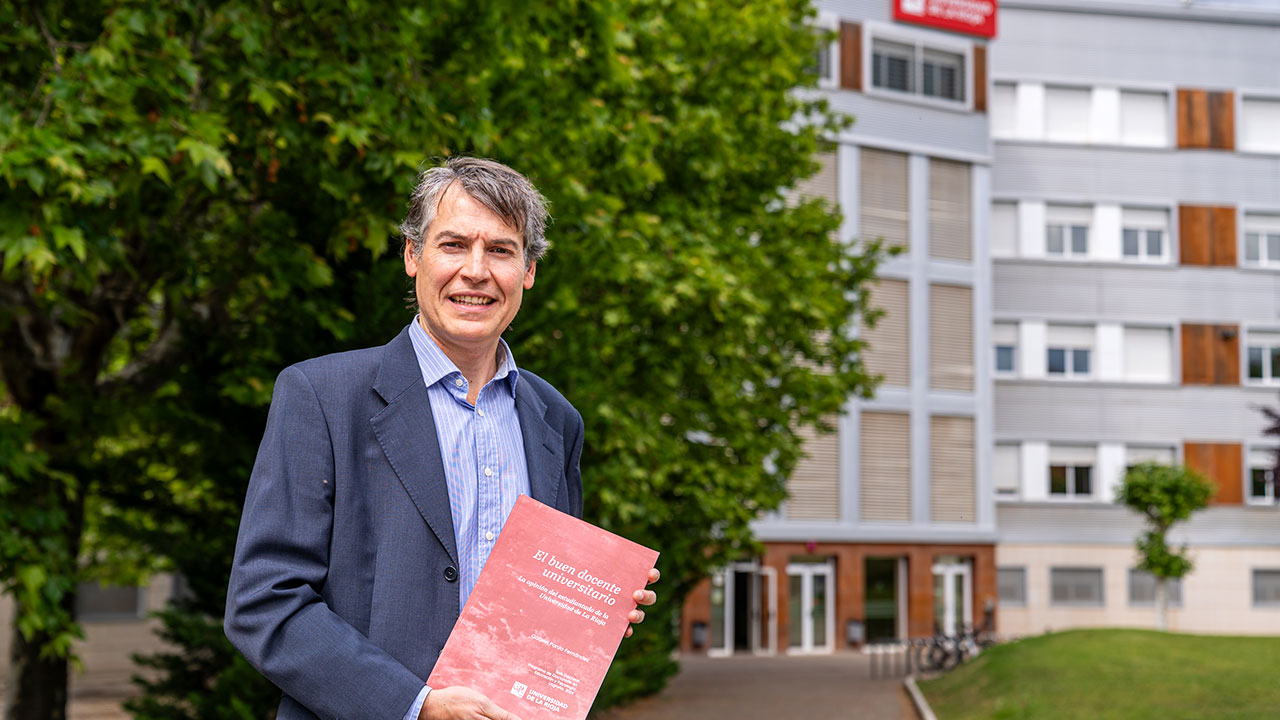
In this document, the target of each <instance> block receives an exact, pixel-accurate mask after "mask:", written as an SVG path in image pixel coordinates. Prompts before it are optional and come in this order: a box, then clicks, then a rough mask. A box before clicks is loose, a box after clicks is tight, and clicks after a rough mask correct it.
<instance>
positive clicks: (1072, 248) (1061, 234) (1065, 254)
mask: <svg viewBox="0 0 1280 720" xmlns="http://www.w3.org/2000/svg"><path fill="white" fill-rule="evenodd" d="M1092 220H1093V210H1092V208H1088V207H1082V206H1080V207H1077V206H1067V205H1049V206H1047V207H1046V208H1045V226H1044V231H1045V232H1044V252H1045V254H1046V255H1048V256H1049V257H1061V258H1084V257H1085V256H1087V255H1088V254H1089V225H1090V224H1091V223H1092Z"/></svg>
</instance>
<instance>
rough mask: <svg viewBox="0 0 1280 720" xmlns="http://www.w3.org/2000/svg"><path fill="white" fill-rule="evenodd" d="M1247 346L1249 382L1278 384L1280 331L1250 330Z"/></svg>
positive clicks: (1279, 381) (1279, 376)
mask: <svg viewBox="0 0 1280 720" xmlns="http://www.w3.org/2000/svg"><path fill="white" fill-rule="evenodd" d="M1247 347H1248V349H1247V351H1246V352H1247V356H1246V357H1247V362H1248V364H1249V372H1248V378H1249V382H1250V383H1252V384H1255V385H1273V384H1280V332H1274V331H1273V332H1261V331H1257V330H1250V331H1249V339H1248V346H1247Z"/></svg>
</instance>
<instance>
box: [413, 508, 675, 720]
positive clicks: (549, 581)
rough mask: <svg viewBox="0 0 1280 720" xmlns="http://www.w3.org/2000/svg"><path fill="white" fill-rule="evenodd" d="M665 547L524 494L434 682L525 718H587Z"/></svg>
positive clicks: (447, 646)
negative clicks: (463, 688) (486, 698)
mask: <svg viewBox="0 0 1280 720" xmlns="http://www.w3.org/2000/svg"><path fill="white" fill-rule="evenodd" d="M657 560H658V553H657V552H655V551H653V550H650V549H649V548H646V547H644V546H642V545H637V544H636V543H633V542H631V541H630V540H627V539H625V538H622V537H619V536H617V535H614V534H613V533H611V532H608V531H606V530H602V529H600V528H598V527H596V526H594V525H592V524H590V523H587V522H584V521H582V520H579V519H577V518H575V517H573V516H571V515H566V514H565V513H562V512H560V511H559V510H556V509H554V508H552V507H549V506H547V505H543V504H542V503H540V502H538V501H536V500H534V499H533V498H530V497H528V496H521V497H520V498H519V499H518V500H517V501H516V504H515V507H514V508H513V509H512V510H511V515H510V516H509V517H508V518H507V522H506V524H505V525H503V528H502V533H501V534H500V535H499V536H498V540H497V542H496V543H495V544H494V547H493V551H492V552H491V553H490V554H489V559H488V560H487V561H486V562H485V566H484V570H482V571H481V572H480V577H479V579H478V580H477V581H476V587H475V590H473V591H472V593H471V596H470V597H469V598H468V599H467V606H466V607H465V608H463V609H462V614H461V616H460V617H459V618H458V623H457V624H456V625H455V626H454V628H453V632H452V633H450V635H449V640H448V642H446V643H445V646H444V650H443V651H441V653H440V659H439V660H438V661H437V662H436V665H435V668H434V669H433V670H432V671H431V677H430V678H428V679H427V684H428V685H430V686H431V687H433V688H443V687H451V686H454V685H464V686H467V687H471V688H475V689H476V690H479V691H480V692H482V693H484V694H485V695H488V696H489V699H490V700H492V701H493V702H495V703H497V704H498V706H499V707H501V708H503V709H504V710H508V711H510V712H513V713H515V714H516V715H519V716H520V717H521V718H523V720H550V719H552V718H555V719H556V720H583V719H584V718H586V717H587V711H588V710H590V709H591V703H592V702H593V701H594V700H595V697H596V693H597V692H599V690H600V683H602V682H604V675H605V672H606V671H607V670H608V669H609V665H610V663H612V662H613V656H614V654H615V653H616V652H617V651H618V645H619V644H620V643H621V642H622V636H623V634H624V633H625V632H626V630H627V625H628V622H627V615H628V614H629V613H630V612H631V611H632V610H633V609H634V608H635V607H636V603H635V600H633V599H632V597H631V595H632V593H634V592H635V591H636V590H639V589H641V588H643V587H644V586H645V583H646V582H647V581H648V579H649V569H650V568H652V567H654V565H655V563H656V562H657Z"/></svg>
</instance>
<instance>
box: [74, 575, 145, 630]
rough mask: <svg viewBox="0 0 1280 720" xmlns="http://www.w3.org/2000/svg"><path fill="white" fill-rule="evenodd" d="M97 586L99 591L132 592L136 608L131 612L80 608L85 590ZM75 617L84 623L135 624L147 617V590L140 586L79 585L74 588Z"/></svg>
mask: <svg viewBox="0 0 1280 720" xmlns="http://www.w3.org/2000/svg"><path fill="white" fill-rule="evenodd" d="M95 585H96V586H97V588H98V589H101V590H117V591H122V590H132V591H133V593H134V597H135V598H136V600H137V606H136V607H135V608H134V610H133V611H132V612H112V611H101V610H99V611H94V610H91V609H88V608H83V607H81V606H80V602H81V601H83V600H84V599H85V598H86V590H87V589H88V588H93V587H94V586H95ZM76 616H77V619H78V620H81V621H84V622H136V621H139V620H144V619H146V616H147V588H146V587H144V586H141V585H103V584H101V583H92V582H87V583H81V584H80V586H79V587H77V588H76Z"/></svg>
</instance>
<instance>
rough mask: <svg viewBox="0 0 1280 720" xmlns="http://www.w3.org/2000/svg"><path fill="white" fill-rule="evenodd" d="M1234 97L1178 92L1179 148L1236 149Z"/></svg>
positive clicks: (1210, 93)
mask: <svg viewBox="0 0 1280 720" xmlns="http://www.w3.org/2000/svg"><path fill="white" fill-rule="evenodd" d="M1235 135H1236V129H1235V94H1234V93H1232V92H1229V91H1228V92H1216V91H1215V92H1209V91H1208V90H1193V89H1188V88H1178V147H1180V148H1206V149H1215V150H1234V149H1235Z"/></svg>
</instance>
